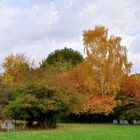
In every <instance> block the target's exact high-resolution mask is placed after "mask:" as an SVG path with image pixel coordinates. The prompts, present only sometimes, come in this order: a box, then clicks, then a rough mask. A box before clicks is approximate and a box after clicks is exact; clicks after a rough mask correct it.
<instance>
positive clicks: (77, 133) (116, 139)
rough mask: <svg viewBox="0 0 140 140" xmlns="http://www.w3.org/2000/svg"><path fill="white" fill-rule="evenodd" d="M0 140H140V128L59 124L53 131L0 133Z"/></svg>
mask: <svg viewBox="0 0 140 140" xmlns="http://www.w3.org/2000/svg"><path fill="white" fill-rule="evenodd" d="M0 140H140V126H132V125H129V126H121V125H109V124H59V125H58V127H57V128H56V129H54V130H28V131H26V130H25V131H15V132H0Z"/></svg>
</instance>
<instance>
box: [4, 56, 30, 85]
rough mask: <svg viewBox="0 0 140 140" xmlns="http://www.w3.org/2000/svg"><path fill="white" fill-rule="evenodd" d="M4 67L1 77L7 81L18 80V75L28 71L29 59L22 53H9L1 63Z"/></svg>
mask: <svg viewBox="0 0 140 140" xmlns="http://www.w3.org/2000/svg"><path fill="white" fill-rule="evenodd" d="M2 67H3V69H4V73H3V79H4V81H5V82H7V83H14V82H16V81H18V80H20V76H22V75H23V74H24V73H28V71H29V70H30V68H31V65H30V62H29V60H28V59H27V58H26V57H25V56H24V55H23V54H16V55H9V56H7V57H6V58H5V59H4V62H3V63H2Z"/></svg>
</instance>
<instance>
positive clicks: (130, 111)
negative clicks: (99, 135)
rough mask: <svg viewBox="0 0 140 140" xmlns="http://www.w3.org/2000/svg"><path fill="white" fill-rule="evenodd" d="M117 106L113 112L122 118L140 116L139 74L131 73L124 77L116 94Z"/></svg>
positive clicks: (137, 117)
mask: <svg viewBox="0 0 140 140" xmlns="http://www.w3.org/2000/svg"><path fill="white" fill-rule="evenodd" d="M116 100H117V106H116V108H115V114H116V116H117V117H119V118H123V119H129V120H132V119H139V118H140V76H139V75H137V74H136V75H131V76H126V77H124V79H123V81H122V83H121V90H120V92H119V93H118V94H117V96H116Z"/></svg>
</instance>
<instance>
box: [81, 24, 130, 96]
mask: <svg viewBox="0 0 140 140" xmlns="http://www.w3.org/2000/svg"><path fill="white" fill-rule="evenodd" d="M83 40H84V46H85V52H86V54H87V58H86V61H87V63H88V64H89V65H90V68H91V69H90V73H92V79H93V81H94V83H95V86H94V87H96V91H98V93H100V94H102V95H106V94H115V93H116V91H118V90H119V89H120V83H121V80H122V77H123V76H124V75H125V74H129V72H130V69H131V65H132V64H131V63H129V62H128V60H127V50H126V47H124V46H122V45H121V38H120V37H116V36H110V37H109V36H108V30H107V29H105V27H104V26H96V27H95V29H94V30H87V31H84V33H83Z"/></svg>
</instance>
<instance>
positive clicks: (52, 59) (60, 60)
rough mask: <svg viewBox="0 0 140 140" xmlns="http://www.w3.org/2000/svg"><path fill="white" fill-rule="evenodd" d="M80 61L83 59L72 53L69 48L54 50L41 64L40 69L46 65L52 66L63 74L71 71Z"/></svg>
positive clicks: (76, 52)
mask: <svg viewBox="0 0 140 140" xmlns="http://www.w3.org/2000/svg"><path fill="white" fill-rule="evenodd" d="M82 61H83V57H82V55H81V54H80V53H79V52H78V51H74V50H73V49H71V48H70V49H69V48H64V49H61V50H55V51H54V52H53V53H51V54H49V56H48V57H47V58H46V59H45V60H43V61H42V62H41V64H40V67H41V68H45V67H47V66H48V65H52V66H54V67H55V68H56V69H58V70H59V71H61V72H63V71H69V70H71V69H72V68H73V67H75V66H76V65H78V64H80V63H81V62H82Z"/></svg>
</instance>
